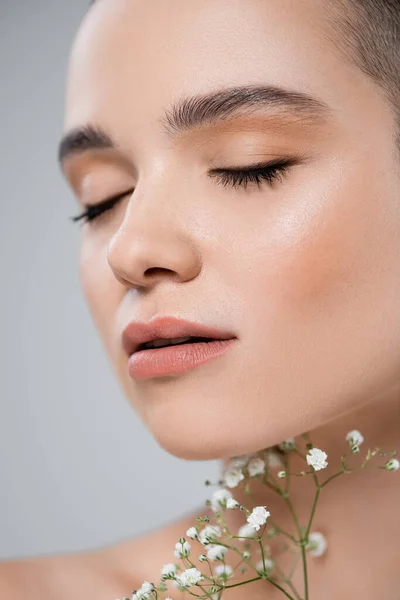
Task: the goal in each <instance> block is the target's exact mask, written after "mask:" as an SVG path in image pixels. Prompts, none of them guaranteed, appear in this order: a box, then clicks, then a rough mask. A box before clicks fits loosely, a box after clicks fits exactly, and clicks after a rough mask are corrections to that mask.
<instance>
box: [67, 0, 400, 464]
mask: <svg viewBox="0 0 400 600" xmlns="http://www.w3.org/2000/svg"><path fill="white" fill-rule="evenodd" d="M326 15H327V3H326V2H323V1H322V0H321V1H319V0H279V1H277V0H213V1H211V0H207V1H206V2H205V1H204V0H190V2H187V0H173V1H172V0H171V1H170V2H165V1H164V0H151V1H150V0H146V1H145V0H97V2H96V4H95V5H94V7H93V8H92V9H91V10H90V11H89V13H88V15H87V17H86V18H85V20H84V22H83V24H82V26H81V29H80V31H79V34H78V36H77V39H76V42H75V45H74V48H73V52H72V55H71V63H70V70H69V79H68V94H67V105H66V120H65V133H66V132H69V131H70V130H71V129H74V128H77V127H78V128H80V127H82V126H86V125H88V124H91V125H93V126H95V127H97V128H101V129H103V130H104V131H105V132H106V133H107V134H108V135H109V136H110V137H112V139H113V140H114V142H115V144H116V147H115V148H105V147H104V148H97V149H89V148H87V147H86V149H85V144H84V139H83V137H82V136H81V138H80V144H78V143H76V145H75V151H74V152H73V154H70V155H69V156H68V157H66V158H65V161H64V170H65V174H66V177H67V179H68V181H69V182H70V185H71V186H72V189H73V190H74V192H75V194H76V196H77V199H78V202H79V206H80V212H83V210H84V205H85V204H95V203H98V202H101V201H103V200H105V199H107V198H110V197H112V196H116V195H117V194H123V193H126V195H125V196H124V197H123V198H122V199H121V200H120V201H119V202H118V203H116V204H115V205H114V206H113V208H112V209H111V210H109V211H107V212H105V213H103V214H102V215H101V216H99V217H97V218H96V219H95V220H93V221H91V222H85V223H84V224H83V225H82V228H81V253H80V259H81V260H80V273H81V281H82V285H83V290H84V293H85V296H86V298H87V302H88V305H89V308H90V311H91V314H92V316H93V319H94V322H95V324H96V326H97V328H98V330H99V333H100V336H101V339H102V341H103V343H104V345H105V348H106V351H107V354H108V356H109V359H110V361H111V364H112V367H113V370H114V371H115V374H116V376H117V378H118V380H119V382H120V384H121V386H122V388H123V390H124V393H125V394H126V396H127V397H128V399H129V401H130V403H131V404H132V406H133V407H134V408H135V410H136V411H137V412H138V414H139V415H140V417H141V418H142V420H143V422H144V423H145V424H146V426H147V427H148V428H149V429H150V431H151V432H152V433H153V435H154V437H155V439H156V440H157V441H158V443H159V444H160V445H161V446H162V447H164V448H165V449H166V450H167V451H169V452H171V453H172V454H174V455H176V456H180V457H184V458H188V459H210V458H211V459H212V458H226V457H228V456H233V455H237V454H245V453H248V452H253V451H256V450H259V449H261V448H264V447H266V446H270V445H273V444H275V443H278V442H280V441H281V440H283V439H285V438H288V437H292V436H295V435H298V434H300V433H302V432H304V431H306V430H308V431H309V430H312V429H314V428H316V427H318V426H320V425H322V424H324V423H327V422H328V421H330V420H332V419H334V418H336V417H339V416H341V415H344V414H345V413H349V412H350V411H352V410H354V409H356V408H359V407H361V406H362V405H363V404H366V403H368V402H369V401H370V400H371V398H373V397H374V396H376V395H377V394H378V395H379V393H380V392H381V391H383V390H384V389H386V387H388V386H389V384H391V383H393V382H394V381H395V380H396V377H397V372H398V367H399V364H400V344H399V341H400V301H399V299H400V243H399V240H400V175H399V156H398V154H397V153H396V146H395V142H394V139H395V134H396V130H395V119H394V117H393V115H392V113H391V112H390V108H389V105H388V104H387V102H386V101H385V99H384V98H383V96H382V94H381V92H380V89H379V88H378V87H377V86H376V85H375V84H373V83H372V81H371V80H370V79H369V78H367V77H366V76H365V75H364V74H362V73H361V71H359V70H357V69H356V67H354V66H351V65H350V64H348V63H346V62H344V60H343V58H342V57H341V56H340V55H339V52H338V51H337V49H338V47H339V44H340V37H338V38H337V40H336V41H335V39H334V38H333V37H332V36H331V37H330V40H329V39H328V35H327V32H328V26H327V24H326V21H325V18H326ZM241 86H257V87H258V86H260V87H261V86H263V87H265V88H266V89H264V90H263V91H262V92H260V94H259V95H258V96H257V104H253V106H252V107H251V108H250V109H249V108H247V109H245V108H242V109H240V110H238V111H236V112H235V111H233V110H230V109H229V110H226V109H225V111H224V112H223V113H221V111H220V113H221V114H222V116H221V114H219V118H214V119H208V120H206V121H204V120H202V119H201V118H200V117H201V116H203V117H204V116H205V115H206V112H205V110H203V111H202V112H200V117H199V115H197V120H196V122H195V123H194V124H193V123H190V124H189V117H188V114H187V112H188V111H186V112H185V113H183V111H181V112H179V111H175V113H174V115H175V117H176V116H178V117H179V115H180V116H181V119H180V121H181V123H180V125H181V126H182V125H183V127H181V128H177V127H176V128H170V129H169V132H168V131H167V130H166V128H165V114H166V113H167V111H168V114H169V115H171V113H172V112H173V111H172V110H171V107H172V106H173V105H175V104H177V103H179V101H181V100H182V99H183V98H186V99H188V98H189V97H192V96H200V97H203V96H205V95H208V94H212V93H214V92H217V91H218V92H221V91H226V92H227V96H229V88H232V87H241ZM268 86H274V88H282V89H285V90H290V91H292V92H298V93H299V94H307V95H309V96H312V97H313V98H315V99H316V100H318V101H319V103H320V104H318V106H320V108H319V109H318V107H317V102H315V103H314V105H306V103H305V102H302V103H301V102H300V95H299V96H297V97H295V98H294V100H296V98H297V104H296V105H293V106H290V105H288V104H286V103H285V97H284V95H283V93H281V94H280V95H278V94H277V93H276V90H275V94H272V93H271V90H270V89H268ZM248 97H250V96H248ZM253 99H254V96H253ZM292 99H293V96H292ZM325 105H326V106H325ZM210 106H211V108H213V109H215V108H218V107H219V108H220V109H221V108H222V96H221V97H220V98H219V100H217V101H214V102H211V104H210V105H208V108H209V107H210ZM323 106H325V108H323ZM188 107H189V108H192V109H193V108H196V107H197V108H199V102H198V101H196V100H194V101H192V102H188V103H186V109H187V108H188ZM189 125H190V126H189ZM86 139H87V138H86ZM82 140H83V141H82ZM78 146H79V148H80V150H78V149H77V148H78ZM276 160H280V161H281V162H282V161H288V160H289V161H290V163H289V164H290V166H288V167H287V168H286V170H285V171H281V172H280V174H279V176H278V177H276V178H275V179H273V180H272V181H271V182H269V181H268V180H266V179H264V180H261V183H260V186H257V185H256V183H254V181H253V182H251V181H250V182H249V183H248V185H247V187H243V186H242V187H240V186H238V185H236V186H232V185H231V184H228V183H226V182H225V185H224V184H223V182H222V181H221V179H218V178H217V177H215V175H214V176H213V175H212V173H211V171H212V169H216V168H221V169H232V168H237V167H242V168H250V167H252V166H253V165H255V164H256V163H260V162H261V163H268V162H271V161H276ZM76 226H77V227H78V226H79V224H76ZM156 316H175V317H179V318H183V319H188V320H190V321H196V322H198V323H201V324H205V325H209V326H213V327H217V328H219V329H222V330H228V331H231V332H233V333H234V334H235V335H236V336H237V340H236V341H235V342H234V343H233V344H232V345H231V347H230V348H229V349H228V350H227V351H226V352H225V353H224V354H223V355H221V356H220V357H219V358H217V359H215V360H212V361H210V362H208V363H205V364H203V365H201V366H198V367H196V368H194V369H191V370H189V371H186V372H185V373H181V374H178V375H173V376H165V377H150V378H147V379H134V378H132V377H130V376H129V373H128V356H127V354H126V353H125V351H124V349H123V346H122V342H121V334H122V331H123V329H124V328H125V327H126V325H127V324H128V323H129V322H130V321H132V320H135V321H144V322H148V321H150V320H152V319H153V318H155V317H156Z"/></svg>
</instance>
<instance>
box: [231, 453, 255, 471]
mask: <svg viewBox="0 0 400 600" xmlns="http://www.w3.org/2000/svg"><path fill="white" fill-rule="evenodd" d="M251 456H252V455H251V454H243V455H242V456H233V457H232V458H231V459H230V461H229V465H228V468H229V469H231V468H232V469H235V468H237V469H242V468H243V467H245V466H246V465H247V463H248V462H249V460H250V459H251Z"/></svg>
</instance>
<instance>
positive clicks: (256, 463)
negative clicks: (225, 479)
mask: <svg viewBox="0 0 400 600" xmlns="http://www.w3.org/2000/svg"><path fill="white" fill-rule="evenodd" d="M247 471H248V473H249V475H250V477H255V476H256V475H261V474H262V473H265V462H264V461H263V459H262V458H252V459H251V461H250V462H249V464H248V465H247Z"/></svg>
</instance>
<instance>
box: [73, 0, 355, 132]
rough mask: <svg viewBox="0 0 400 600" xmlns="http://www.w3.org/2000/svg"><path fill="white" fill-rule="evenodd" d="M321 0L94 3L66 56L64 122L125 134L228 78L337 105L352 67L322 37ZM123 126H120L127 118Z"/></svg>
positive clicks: (141, 129)
mask: <svg viewBox="0 0 400 600" xmlns="http://www.w3.org/2000/svg"><path fill="white" fill-rule="evenodd" d="M324 7H326V3H325V2H323V1H320V0H190V2H187V0H169V1H168V2H165V0H97V2H96V4H95V5H94V7H93V8H92V9H91V10H90V11H89V13H88V15H87V16H86V18H85V20H84V21H83V23H82V25H81V28H80V30H79V32H78V35H77V38H76V40H75V43H74V47H73V50H72V53H71V60H70V67H69V77H68V92H67V103H66V123H65V128H66V129H71V128H73V127H76V126H79V125H81V124H82V123H87V122H90V121H92V122H93V121H94V122H98V121H99V122H101V123H103V124H105V125H106V126H108V128H109V129H110V130H113V131H115V132H118V131H119V132H120V134H121V136H122V137H123V135H124V131H125V129H126V119H127V117H128V116H129V122H130V123H131V124H132V126H133V127H134V128H135V132H136V135H137V136H140V133H141V132H142V133H143V135H146V136H148V134H149V132H150V130H151V127H154V128H156V127H158V126H159V119H160V116H161V115H162V114H163V112H164V110H165V108H166V107H167V106H169V105H170V104H171V102H172V101H173V100H174V99H175V98H177V97H180V96H184V95H187V94H190V95H194V94H204V93H206V92H208V91H209V90H211V89H218V88H223V87H228V86H232V85H238V86H239V85H243V84H270V85H276V86H282V87H285V88H290V89H293V90H298V91H303V92H305V93H309V94H311V95H314V96H315V97H319V98H321V99H324V100H325V102H326V103H328V104H329V105H330V106H331V107H333V109H335V108H337V109H338V110H339V109H340V107H341V106H343V100H344V97H345V96H346V93H348V89H347V88H348V87H349V86H350V87H351V82H354V78H355V77H356V78H357V72H354V70H353V71H352V72H351V74H350V73H349V71H350V69H352V68H351V66H350V65H346V64H345V63H343V61H342V60H341V59H340V57H339V56H338V55H337V54H336V53H335V50H334V45H333V43H332V42H329V41H328V39H327V37H326V35H325V34H326V29H325V17H324ZM124 124H125V125H124Z"/></svg>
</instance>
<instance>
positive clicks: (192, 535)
mask: <svg viewBox="0 0 400 600" xmlns="http://www.w3.org/2000/svg"><path fill="white" fill-rule="evenodd" d="M186 535H187V536H188V537H189V538H190V539H192V540H197V538H198V537H199V536H198V533H197V529H196V527H189V529H188V530H187V531H186Z"/></svg>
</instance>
